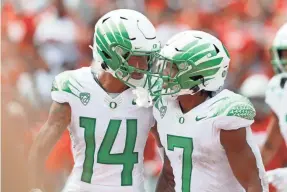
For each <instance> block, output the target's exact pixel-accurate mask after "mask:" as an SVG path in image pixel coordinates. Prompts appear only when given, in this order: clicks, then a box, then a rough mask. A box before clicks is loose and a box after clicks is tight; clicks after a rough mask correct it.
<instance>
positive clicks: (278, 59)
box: [270, 46, 287, 73]
mask: <svg viewBox="0 0 287 192" xmlns="http://www.w3.org/2000/svg"><path fill="white" fill-rule="evenodd" d="M270 52H271V56H272V61H271V62H272V65H273V69H274V72H275V73H283V72H287V47H276V46H274V47H272V48H271V50H270Z"/></svg>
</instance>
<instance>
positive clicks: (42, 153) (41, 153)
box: [28, 125, 49, 189]
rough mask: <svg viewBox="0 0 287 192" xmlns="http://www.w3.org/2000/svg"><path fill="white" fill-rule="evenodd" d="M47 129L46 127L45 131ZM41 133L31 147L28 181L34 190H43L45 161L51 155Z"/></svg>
mask: <svg viewBox="0 0 287 192" xmlns="http://www.w3.org/2000/svg"><path fill="white" fill-rule="evenodd" d="M44 128H45V125H44V127H43V129H44ZM42 137H43V136H42V134H41V132H40V133H39V134H38V135H37V137H36V138H35V141H34V142H33V144H32V146H31V150H30V153H29V159H28V170H29V173H28V179H29V187H30V188H31V189H32V188H41V187H42V184H43V182H42V175H43V173H44V165H45V160H46V158H47V156H48V154H49V151H48V149H47V146H45V143H44V142H43V140H42V139H43V138H42Z"/></svg>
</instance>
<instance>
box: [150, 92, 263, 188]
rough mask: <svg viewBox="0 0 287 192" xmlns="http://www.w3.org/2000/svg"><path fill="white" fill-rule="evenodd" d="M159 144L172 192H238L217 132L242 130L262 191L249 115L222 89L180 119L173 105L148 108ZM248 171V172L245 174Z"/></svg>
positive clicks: (249, 109)
mask: <svg viewBox="0 0 287 192" xmlns="http://www.w3.org/2000/svg"><path fill="white" fill-rule="evenodd" d="M153 113H154V116H155V118H156V120H157V124H158V125H157V128H158V132H159V135H160V140H161V143H162V145H163V146H164V148H165V152H166V154H167V156H168V158H169V160H170V162H171V166H172V168H173V174H174V177H175V191H176V192H193V191H200V192H230V191H232V192H242V191H245V190H244V188H243V187H242V186H241V185H240V183H239V182H238V181H237V179H236V178H235V176H234V175H233V173H232V170H231V167H230V165H229V162H228V159H227V156H226V153H225V150H224V149H223V146H222V145H221V143H220V130H221V129H224V130H235V129H239V128H242V127H244V128H246V132H247V136H246V140H247V142H248V144H249V145H250V147H251V149H252V151H253V153H254V155H255V157H256V162H257V167H258V170H259V176H260V178H261V183H262V186H263V188H264V190H263V191H264V192H266V191H268V184H267V182H266V180H265V179H264V174H265V170H264V166H263V163H262V159H261V156H260V151H259V149H258V147H257V144H256V143H255V142H254V141H253V139H252V133H251V129H250V125H251V124H252V123H253V118H254V116H255V110H254V108H253V106H252V104H251V103H250V102H249V101H248V100H247V99H246V98H244V97H242V96H240V95H237V94H235V93H233V92H231V91H229V90H223V91H221V92H220V93H218V94H217V95H216V96H214V97H212V98H210V99H209V100H207V101H205V102H204V103H202V104H200V105H199V106H197V107H195V108H194V109H192V110H191V111H189V112H188V113H186V114H183V113H182V111H181V109H180V106H179V104H178V101H177V100H169V99H164V98H162V99H160V100H158V101H157V102H156V103H155V105H154V108H153ZM246 171H248V170H246Z"/></svg>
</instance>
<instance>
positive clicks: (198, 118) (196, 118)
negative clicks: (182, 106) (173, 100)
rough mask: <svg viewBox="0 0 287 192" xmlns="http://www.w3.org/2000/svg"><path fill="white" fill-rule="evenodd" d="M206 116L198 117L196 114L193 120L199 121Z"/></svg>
mask: <svg viewBox="0 0 287 192" xmlns="http://www.w3.org/2000/svg"><path fill="white" fill-rule="evenodd" d="M206 117H207V116H204V117H198V116H196V117H195V121H200V120H202V119H205V118H206Z"/></svg>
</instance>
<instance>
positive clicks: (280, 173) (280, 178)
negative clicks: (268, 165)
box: [266, 168, 287, 192]
mask: <svg viewBox="0 0 287 192" xmlns="http://www.w3.org/2000/svg"><path fill="white" fill-rule="evenodd" d="M266 176H267V179H268V182H269V183H271V184H272V185H273V186H274V187H275V188H276V189H277V190H278V192H287V168H279V169H274V170H271V171H267V173H266Z"/></svg>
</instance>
